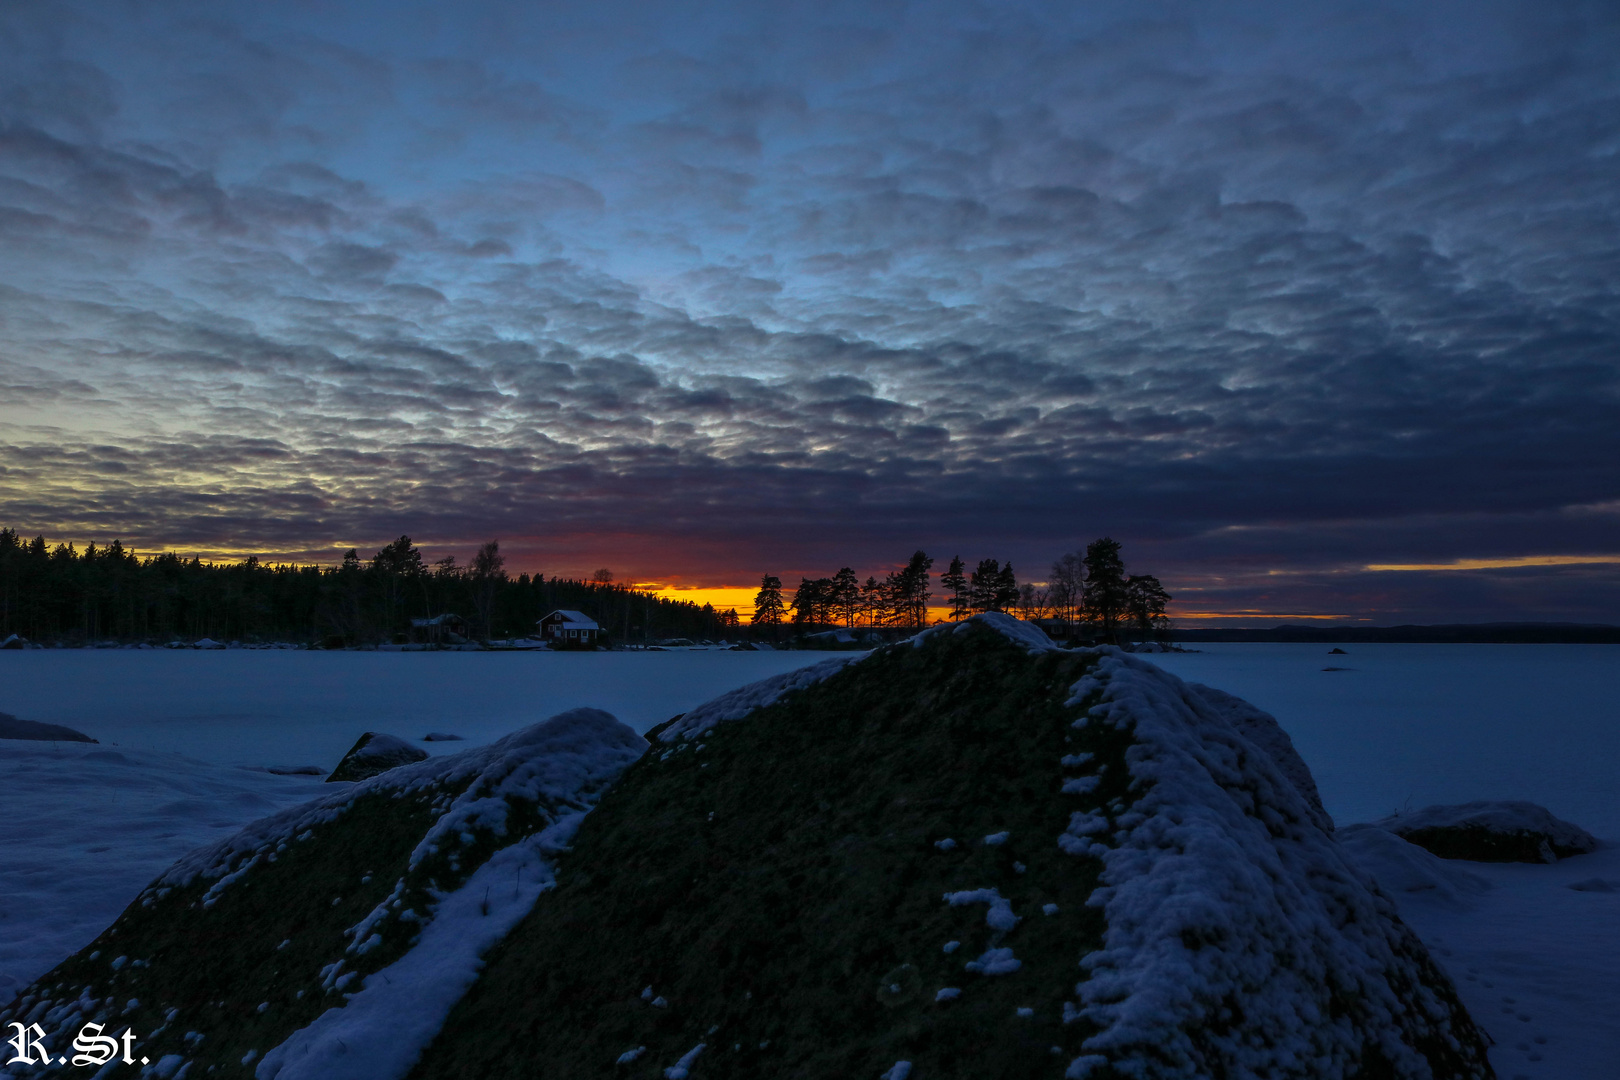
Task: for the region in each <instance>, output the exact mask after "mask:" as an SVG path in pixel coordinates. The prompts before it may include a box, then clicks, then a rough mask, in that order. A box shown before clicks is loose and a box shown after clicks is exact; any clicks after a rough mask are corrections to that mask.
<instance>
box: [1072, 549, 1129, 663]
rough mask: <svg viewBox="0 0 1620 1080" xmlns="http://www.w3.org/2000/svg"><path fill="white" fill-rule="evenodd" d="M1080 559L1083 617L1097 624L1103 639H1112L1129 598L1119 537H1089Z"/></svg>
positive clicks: (1116, 632)
mask: <svg viewBox="0 0 1620 1080" xmlns="http://www.w3.org/2000/svg"><path fill="white" fill-rule="evenodd" d="M1083 561H1084V562H1085V565H1086V581H1085V599H1084V613H1085V617H1086V619H1087V621H1089V622H1092V623H1095V624H1096V625H1097V627H1098V628H1099V629H1100V630H1101V631H1102V636H1103V638H1104V639H1105V640H1108V641H1113V640H1115V638H1116V636H1117V635H1118V632H1119V624H1120V620H1121V619H1122V618H1123V617H1124V616H1125V614H1126V605H1127V603H1128V602H1129V595H1128V593H1127V591H1126V585H1125V562H1124V560H1122V559H1121V558H1120V557H1119V541H1117V540H1113V539H1110V538H1109V537H1106V536H1104V537H1102V538H1101V539H1098V540H1093V541H1092V542H1091V543H1089V544H1087V545H1086V557H1085V559H1084V560H1083Z"/></svg>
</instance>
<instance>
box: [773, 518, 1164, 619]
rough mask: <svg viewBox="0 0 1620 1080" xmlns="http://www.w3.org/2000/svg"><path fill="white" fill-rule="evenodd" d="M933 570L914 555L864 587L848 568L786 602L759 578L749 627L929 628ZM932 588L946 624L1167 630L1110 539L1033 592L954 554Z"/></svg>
mask: <svg viewBox="0 0 1620 1080" xmlns="http://www.w3.org/2000/svg"><path fill="white" fill-rule="evenodd" d="M933 565H934V560H933V559H932V558H930V557H929V556H928V554H927V553H926V552H922V551H918V552H916V553H914V554H913V555H912V556H911V559H910V561H908V562H907V563H906V566H905V567H904V568H903V569H901V570H895V571H891V572H890V573H889V574H888V575H887V576H886V577H885V578H883V579H882V580H879V579H878V578H876V577H868V578H867V579H866V580H865V581H864V582H863V581H861V580H860V578H859V577H858V576H857V575H856V573H855V571H854V570H852V569H851V568H849V567H847V566H846V567H843V568H842V569H840V570H839V571H838V572H837V573H836V574H834V575H832V576H831V577H824V578H800V579H799V586H798V588H797V589H795V590H794V592H793V597H792V599H791V600H787V599H785V598H784V595H783V591H782V580H781V579H780V578H778V577H776V576H774V575H771V574H766V575H764V577H763V578H762V579H761V581H760V588H759V593H758V594H757V595H756V596H755V598H754V617H753V620H752V625H753V626H754V627H756V628H758V630H762V631H767V632H770V633H772V634H779V633H780V632H781V630H782V629H783V627H784V626H786V625H791V626H792V628H793V629H794V631H796V632H798V633H814V632H819V631H822V630H828V629H834V628H838V627H842V628H845V629H856V628H862V627H867V628H885V627H900V628H916V627H922V626H926V625H928V610H929V600H930V599H931V598H932V597H933V595H934V594H933V592H932V591H931V589H930V576H929V571H930V570H931V569H932V568H933ZM939 584H940V587H941V589H942V590H943V591H942V594H941V600H942V603H943V605H944V606H945V607H946V608H947V609H948V611H949V612H950V618H951V619H953V620H957V619H962V618H966V617H967V616H970V615H974V614H978V613H981V612H987V611H1000V612H1005V613H1007V614H1010V615H1015V616H1017V617H1018V618H1021V619H1026V620H1029V621H1031V622H1038V623H1040V624H1042V625H1043V626H1044V627H1046V629H1047V630H1048V631H1050V632H1052V633H1054V634H1055V636H1058V637H1063V638H1072V637H1081V638H1085V639H1087V640H1091V641H1121V640H1124V639H1125V638H1126V637H1136V638H1138V639H1140V638H1144V637H1149V638H1152V637H1157V638H1161V639H1164V638H1167V637H1168V635H1169V631H1170V618H1169V616H1168V615H1166V614H1165V606H1166V605H1167V604H1168V603H1169V601H1170V599H1171V597H1170V594H1169V593H1168V592H1166V591H1165V589H1164V586H1163V585H1161V584H1160V583H1159V579H1158V578H1156V577H1154V576H1153V575H1152V574H1127V573H1126V572H1125V563H1124V560H1123V558H1122V557H1121V555H1120V544H1119V542H1118V541H1116V540H1113V539H1110V538H1108V537H1102V538H1101V539H1098V540H1094V541H1092V542H1091V543H1090V544H1088V545H1087V546H1086V550H1085V552H1084V553H1081V552H1078V551H1074V552H1069V553H1067V554H1064V555H1062V556H1059V557H1058V559H1057V560H1056V561H1055V562H1053V563H1052V567H1051V572H1050V573H1049V575H1048V578H1047V580H1046V581H1045V582H1044V583H1042V584H1039V585H1037V584H1034V583H1029V582H1026V583H1024V584H1022V585H1020V584H1019V582H1018V575H1017V573H1016V572H1015V571H1014V570H1013V565H1012V563H1011V562H1008V563H1006V564H1003V563H1001V562H1000V561H999V560H996V559H981V560H980V561H979V563H978V565H977V566H975V567H974V568H973V569H972V570H971V571H969V570H968V568H967V564H966V563H964V562H963V561H962V559H961V557H960V556H958V557H956V558H953V559H952V560H951V562H950V566H949V567H948V568H947V569H946V571H945V573H943V574H941V575H940V577H939Z"/></svg>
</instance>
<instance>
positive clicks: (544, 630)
mask: <svg viewBox="0 0 1620 1080" xmlns="http://www.w3.org/2000/svg"><path fill="white" fill-rule="evenodd" d="M535 626H537V627H539V628H540V640H541V641H550V642H555V643H556V644H559V645H594V644H596V638H597V635H599V634H600V633H601V632H602V628H601V627H600V626H598V625H596V620H595V619H592V618H591V617H590V616H588V615H586V614H584V613H583V612H579V611H566V610H562V609H559V610H557V611H553V612H552V613H551V614H550V615H547V616H546V617H545V618H543V619H541V620H540V621H539V622H537V623H535Z"/></svg>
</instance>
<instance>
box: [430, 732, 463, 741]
mask: <svg viewBox="0 0 1620 1080" xmlns="http://www.w3.org/2000/svg"><path fill="white" fill-rule="evenodd" d="M422 741H423V742H460V741H461V736H460V735H452V734H450V733H449V732H447V731H430V732H428V733H427V734H426V735H424V736H422Z"/></svg>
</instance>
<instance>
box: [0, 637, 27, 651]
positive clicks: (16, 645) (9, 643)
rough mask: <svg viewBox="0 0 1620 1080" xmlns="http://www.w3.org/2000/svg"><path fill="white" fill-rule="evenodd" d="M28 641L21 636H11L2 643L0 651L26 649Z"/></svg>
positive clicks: (0, 643)
mask: <svg viewBox="0 0 1620 1080" xmlns="http://www.w3.org/2000/svg"><path fill="white" fill-rule="evenodd" d="M26 648H28V639H27V638H25V637H23V636H22V635H20V634H11V635H9V636H8V637H7V638H6V639H5V640H4V641H0V649H26Z"/></svg>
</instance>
